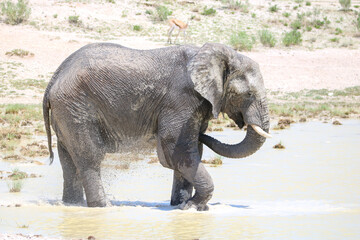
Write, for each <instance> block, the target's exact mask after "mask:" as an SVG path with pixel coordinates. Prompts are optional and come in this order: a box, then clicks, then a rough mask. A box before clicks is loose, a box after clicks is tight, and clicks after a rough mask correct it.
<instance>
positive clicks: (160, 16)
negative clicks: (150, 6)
mask: <svg viewBox="0 0 360 240" xmlns="http://www.w3.org/2000/svg"><path fill="white" fill-rule="evenodd" d="M156 13H157V20H159V21H165V20H167V18H168V16H170V15H171V14H172V11H170V10H169V9H168V8H167V7H165V6H158V7H156Z"/></svg>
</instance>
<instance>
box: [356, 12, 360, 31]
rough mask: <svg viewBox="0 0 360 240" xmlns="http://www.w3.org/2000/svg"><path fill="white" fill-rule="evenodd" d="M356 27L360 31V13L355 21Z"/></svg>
mask: <svg viewBox="0 0 360 240" xmlns="http://www.w3.org/2000/svg"><path fill="white" fill-rule="evenodd" d="M356 27H357V29H358V30H359V31H360V13H359V15H358V16H357V19H356Z"/></svg>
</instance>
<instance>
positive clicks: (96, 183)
mask: <svg viewBox="0 0 360 240" xmlns="http://www.w3.org/2000/svg"><path fill="white" fill-rule="evenodd" d="M81 178H82V182H83V186H84V189H85V195H86V202H87V205H88V207H105V206H107V200H106V195H105V191H104V188H103V186H102V181H101V175H100V168H93V167H88V168H86V169H84V170H83V171H82V172H81Z"/></svg>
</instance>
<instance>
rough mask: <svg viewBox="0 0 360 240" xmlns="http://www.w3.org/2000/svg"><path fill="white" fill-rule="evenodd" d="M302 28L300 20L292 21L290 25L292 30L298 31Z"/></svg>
mask: <svg viewBox="0 0 360 240" xmlns="http://www.w3.org/2000/svg"><path fill="white" fill-rule="evenodd" d="M301 26H302V22H301V20H299V19H296V20H295V21H293V22H292V23H291V24H290V27H291V28H292V29H293V30H298V29H300V28H301Z"/></svg>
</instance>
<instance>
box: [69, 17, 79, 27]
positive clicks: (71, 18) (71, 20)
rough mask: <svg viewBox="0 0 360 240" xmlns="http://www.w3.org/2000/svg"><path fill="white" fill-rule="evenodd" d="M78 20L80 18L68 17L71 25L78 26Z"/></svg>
mask: <svg viewBox="0 0 360 240" xmlns="http://www.w3.org/2000/svg"><path fill="white" fill-rule="evenodd" d="M79 18H80V16H78V15H73V16H69V18H68V22H69V23H70V24H73V25H79V24H80V23H81V21H80V20H79Z"/></svg>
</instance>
